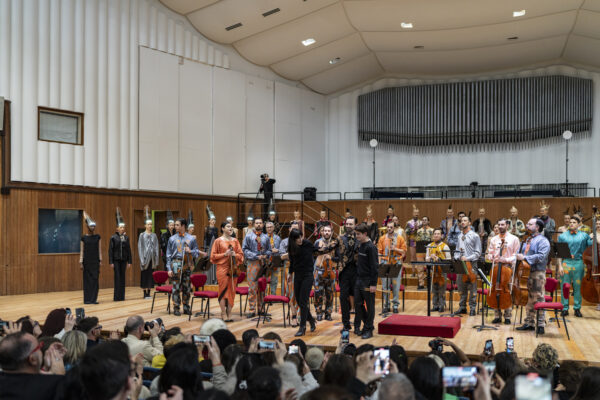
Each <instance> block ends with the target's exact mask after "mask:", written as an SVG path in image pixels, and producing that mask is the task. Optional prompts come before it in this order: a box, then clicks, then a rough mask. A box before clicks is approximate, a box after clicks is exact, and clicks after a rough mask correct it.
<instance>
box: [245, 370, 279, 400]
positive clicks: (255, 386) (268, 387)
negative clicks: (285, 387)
mask: <svg viewBox="0 0 600 400" xmlns="http://www.w3.org/2000/svg"><path fill="white" fill-rule="evenodd" d="M281 385H282V383H281V378H280V376H279V371H277V370H276V369H275V368H272V367H260V368H258V369H256V370H255V371H254V372H252V373H251V374H250V377H249V378H248V395H249V397H250V399H251V400H265V399H277V398H279V397H280V394H281Z"/></svg>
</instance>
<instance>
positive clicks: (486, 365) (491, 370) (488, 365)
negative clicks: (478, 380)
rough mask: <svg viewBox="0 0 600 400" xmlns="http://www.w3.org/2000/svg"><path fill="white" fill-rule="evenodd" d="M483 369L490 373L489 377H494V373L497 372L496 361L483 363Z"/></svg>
mask: <svg viewBox="0 0 600 400" xmlns="http://www.w3.org/2000/svg"><path fill="white" fill-rule="evenodd" d="M483 367H484V368H485V370H486V371H487V373H488V376H490V377H491V376H492V375H494V372H495V371H496V361H487V362H484V363H483Z"/></svg>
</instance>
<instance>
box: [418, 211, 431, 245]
mask: <svg viewBox="0 0 600 400" xmlns="http://www.w3.org/2000/svg"><path fill="white" fill-rule="evenodd" d="M433 232H434V229H433V228H432V227H430V226H429V217H423V220H422V223H421V228H419V230H418V231H417V242H420V241H424V242H430V241H431V240H432V239H433Z"/></svg>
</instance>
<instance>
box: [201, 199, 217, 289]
mask: <svg viewBox="0 0 600 400" xmlns="http://www.w3.org/2000/svg"><path fill="white" fill-rule="evenodd" d="M206 216H207V218H208V226H206V227H205V228H204V242H203V243H202V245H203V248H204V251H205V252H206V253H207V255H208V257H209V259H210V255H211V251H212V246H213V243H214V241H215V240H217V238H218V237H219V228H217V217H215V214H214V213H213V212H212V210H211V208H210V206H209V205H208V204H207V205H206ZM209 261H210V260H209ZM207 275H208V283H209V284H211V285H214V284H216V283H217V267H216V265H215V264H212V265H211V266H210V268H209V270H208V273H207Z"/></svg>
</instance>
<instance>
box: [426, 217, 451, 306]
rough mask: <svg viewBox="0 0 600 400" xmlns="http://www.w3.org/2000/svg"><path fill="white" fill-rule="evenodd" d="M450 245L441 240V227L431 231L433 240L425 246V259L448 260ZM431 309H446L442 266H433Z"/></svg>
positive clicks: (444, 280)
mask: <svg viewBox="0 0 600 400" xmlns="http://www.w3.org/2000/svg"><path fill="white" fill-rule="evenodd" d="M450 258H451V255H450V247H448V245H447V244H446V243H444V242H443V241H442V229H441V228H436V229H435V230H434V231H433V242H432V243H429V245H428V246H427V252H426V253H425V261H433V262H435V261H440V260H450ZM431 281H432V288H433V290H432V291H433V311H439V312H444V310H445V309H446V274H444V273H443V272H442V267H435V268H434V272H433V279H432V280H431Z"/></svg>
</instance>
